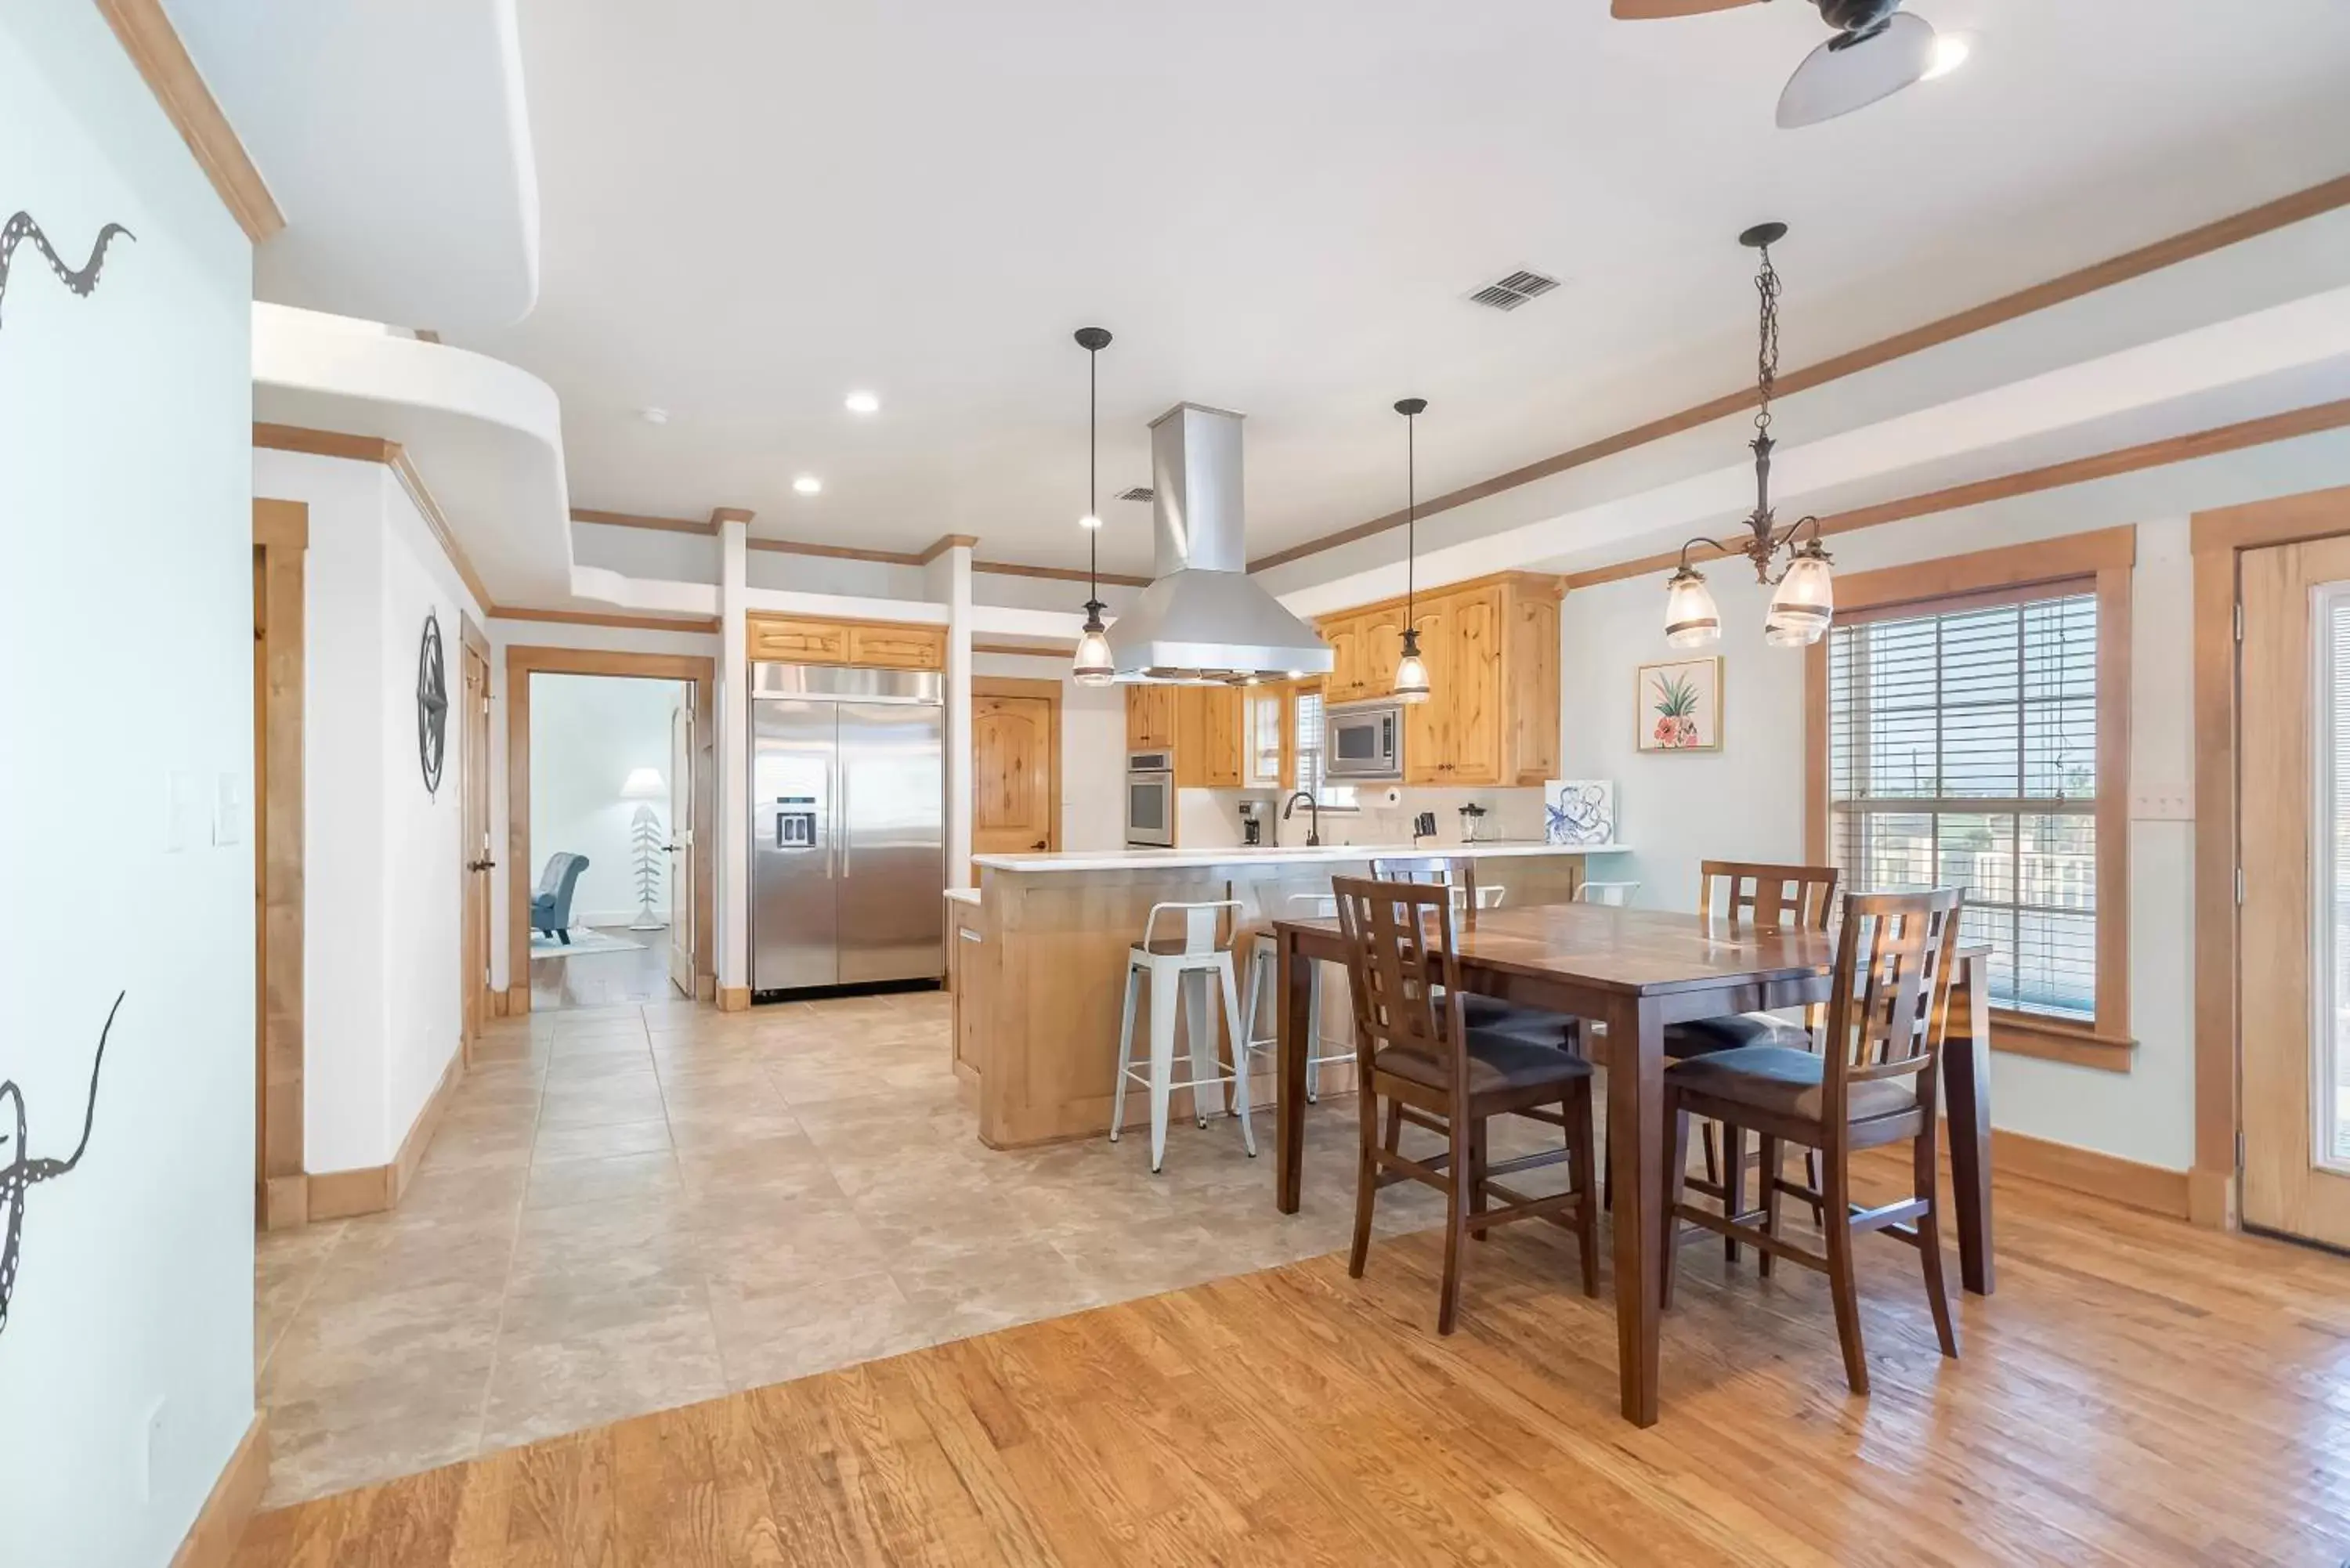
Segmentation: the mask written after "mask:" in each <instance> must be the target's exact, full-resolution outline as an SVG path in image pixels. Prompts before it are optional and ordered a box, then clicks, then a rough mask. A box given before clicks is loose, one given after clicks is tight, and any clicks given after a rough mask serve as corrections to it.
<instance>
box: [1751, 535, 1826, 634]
mask: <svg viewBox="0 0 2350 1568" xmlns="http://www.w3.org/2000/svg"><path fill="white" fill-rule="evenodd" d="M1833 619H1835V577H1834V576H1833V575H1832V574H1831V573H1830V572H1829V570H1828V560H1827V553H1826V552H1825V551H1824V550H1822V549H1821V548H1820V544H1819V541H1818V540H1816V539H1814V540H1813V541H1812V542H1811V543H1810V544H1809V545H1805V546H1804V548H1803V549H1801V550H1799V551H1797V552H1796V554H1795V558H1794V560H1792V561H1790V562H1788V563H1787V575H1786V576H1783V577H1781V578H1780V579H1779V586H1778V587H1777V588H1776V589H1774V590H1773V593H1772V595H1771V613H1770V614H1769V615H1768V616H1767V617H1765V618H1764V619H1763V641H1765V642H1767V643H1769V644H1770V645H1771V646H1772V647H1773V648H1803V647H1805V646H1807V645H1809V644H1811V643H1814V642H1817V641H1819V639H1820V637H1821V635H1822V634H1823V633H1825V631H1826V630H1827V628H1828V622H1829V621H1831V620H1833Z"/></svg>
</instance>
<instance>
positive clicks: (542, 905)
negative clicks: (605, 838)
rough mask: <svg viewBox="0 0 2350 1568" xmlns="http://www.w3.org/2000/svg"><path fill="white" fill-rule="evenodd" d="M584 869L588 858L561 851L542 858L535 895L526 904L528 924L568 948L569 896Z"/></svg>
mask: <svg viewBox="0 0 2350 1568" xmlns="http://www.w3.org/2000/svg"><path fill="white" fill-rule="evenodd" d="M585 870H587V857H586V856H585V855H574V854H572V853H571V852H570V851H569V850H563V851H560V852H558V853H556V854H554V855H550V856H548V857H546V870H544V871H542V872H540V873H539V875H538V891H537V892H536V893H535V894H534V895H532V897H531V900H530V923H531V925H532V927H533V928H534V929H537V930H542V931H545V932H546V934H547V935H548V936H550V937H553V938H555V939H556V940H558V941H560V942H561V943H562V944H563V945H564V946H565V947H569V946H570V945H571V893H572V889H573V888H577V887H578V886H579V873H581V872H582V871H585Z"/></svg>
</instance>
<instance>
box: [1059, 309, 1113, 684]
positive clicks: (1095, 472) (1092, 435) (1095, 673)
mask: <svg viewBox="0 0 2350 1568" xmlns="http://www.w3.org/2000/svg"><path fill="white" fill-rule="evenodd" d="M1077 347H1078V348H1082V349H1084V350H1085V351H1086V514H1085V515H1084V516H1082V517H1080V518H1078V519H1077V526H1079V527H1080V528H1083V529H1084V530H1085V531H1086V583H1087V587H1086V624H1085V625H1084V627H1082V628H1079V630H1078V632H1077V656H1076V660H1075V661H1074V662H1073V663H1072V665H1071V667H1070V670H1069V679H1070V680H1074V681H1076V683H1077V684H1078V685H1080V686H1107V685H1109V684H1110V683H1111V682H1112V681H1114V680H1117V679H1118V666H1117V665H1116V664H1114V663H1112V662H1111V660H1110V656H1109V628H1107V627H1106V626H1104V625H1103V624H1102V610H1103V609H1104V608H1105V606H1104V605H1103V604H1102V602H1101V496H1100V494H1099V493H1098V492H1099V491H1100V488H1101V379H1100V376H1099V373H1098V370H1097V365H1098V361H1099V358H1100V356H1101V351H1102V350H1103V349H1105V348H1108V347H1109V334H1108V332H1107V331H1106V330H1104V329H1103V328H1101V327H1078V328H1077Z"/></svg>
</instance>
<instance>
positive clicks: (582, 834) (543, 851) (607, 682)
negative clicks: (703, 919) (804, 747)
mask: <svg viewBox="0 0 2350 1568" xmlns="http://www.w3.org/2000/svg"><path fill="white" fill-rule="evenodd" d="M688 690H689V689H688V687H687V686H686V683H685V682H684V681H682V680H640V679H639V678H637V677H634V676H622V675H545V674H542V675H534V676H532V677H531V681H530V837H531V845H530V864H529V865H528V866H527V867H525V872H526V874H527V875H528V876H529V877H530V878H531V882H532V885H533V886H534V887H536V885H537V879H538V874H539V872H540V871H542V870H543V869H545V868H546V860H547V857H548V856H550V855H553V854H555V853H556V851H557V850H569V851H570V852H572V853H573V854H575V855H585V856H586V857H587V870H586V871H585V872H583V873H581V875H580V877H579V886H578V888H577V889H576V890H575V891H574V893H573V895H572V900H571V919H572V923H573V924H574V925H581V926H585V925H602V926H611V925H626V924H628V923H629V921H630V920H632V919H635V918H636V916H637V913H638V909H639V901H638V898H637V876H636V864H637V857H636V852H635V849H634V846H633V843H632V836H631V831H630V824H631V823H632V822H633V821H634V820H635V817H636V812H637V807H638V806H639V805H643V804H645V803H643V802H639V801H633V800H622V799H621V798H620V785H621V784H622V782H623V781H625V780H626V779H627V778H628V776H629V773H630V772H631V771H632V770H634V769H637V768H651V769H654V770H655V771H656V772H658V773H659V774H660V776H661V778H662V780H663V781H664V782H666V783H668V784H670V785H671V787H672V788H674V787H676V785H677V782H678V781H677V780H675V779H672V778H671V777H670V774H671V766H670V719H671V714H672V713H673V712H675V711H676V710H677V707H678V705H679V704H680V703H681V702H683V701H685V700H686V694H687V691H688ZM651 805H652V807H653V810H654V811H655V813H656V814H657V815H659V816H660V822H661V826H662V827H663V829H664V831H666V829H667V827H668V825H669V803H668V802H667V801H666V800H661V801H654V802H652V803H651ZM655 864H656V865H658V866H660V868H661V871H662V873H663V875H664V876H666V874H667V872H668V868H669V867H668V861H667V857H655ZM666 888H667V884H666V882H664V884H663V890H662V891H661V892H660V893H657V894H656V895H655V897H654V899H653V908H654V909H655V910H657V911H665V910H666V909H668V907H669V902H668V893H667V890H666Z"/></svg>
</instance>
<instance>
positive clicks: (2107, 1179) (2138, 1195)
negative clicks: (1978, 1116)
mask: <svg viewBox="0 0 2350 1568" xmlns="http://www.w3.org/2000/svg"><path fill="white" fill-rule="evenodd" d="M1991 1169H1992V1170H1993V1171H1995V1172H1997V1173H2000V1174H2002V1175H2007V1176H2022V1177H2028V1178H2030V1179H2033V1180H2034V1181H2044V1182H2046V1183H2047V1184H2048V1185H2049V1186H2051V1187H2062V1188H2064V1189H2066V1190H2067V1191H2071V1192H2085V1193H2087V1194H2088V1195H2089V1196H2090V1197H2092V1198H2104V1199H2111V1200H2112V1201H2113V1202H2116V1203H2121V1204H2126V1205H2127V1206H2128V1207H2130V1208H2132V1209H2143V1210H2147V1212H2149V1213H2153V1214H2167V1215H2168V1216H2169V1217H2170V1218H2172V1219H2174V1220H2185V1219H2187V1218H2189V1214H2190V1209H2191V1206H2190V1204H2189V1173H2188V1172H2186V1171H2184V1170H2165V1169H2163V1168H2161V1167H2160V1166H2154V1165H2140V1164H2138V1163H2137V1161H2135V1160H2128V1159H2121V1158H2116V1157H2115V1156H2113V1155H2110V1154H2100V1153H2098V1152H2097V1151H2096V1150H2095V1149H2087V1148H2074V1147H2072V1146H2071V1145H2069V1144H2061V1143H2050V1142H2048V1141H2047V1140H2046V1139H2045V1138H2036V1137H2026V1136H2025V1135H2024V1134H2022V1133H2017V1132H2005V1131H2002V1130H2001V1129H1999V1128H1996V1127H1994V1128H1993V1129H1992V1130H1991Z"/></svg>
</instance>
